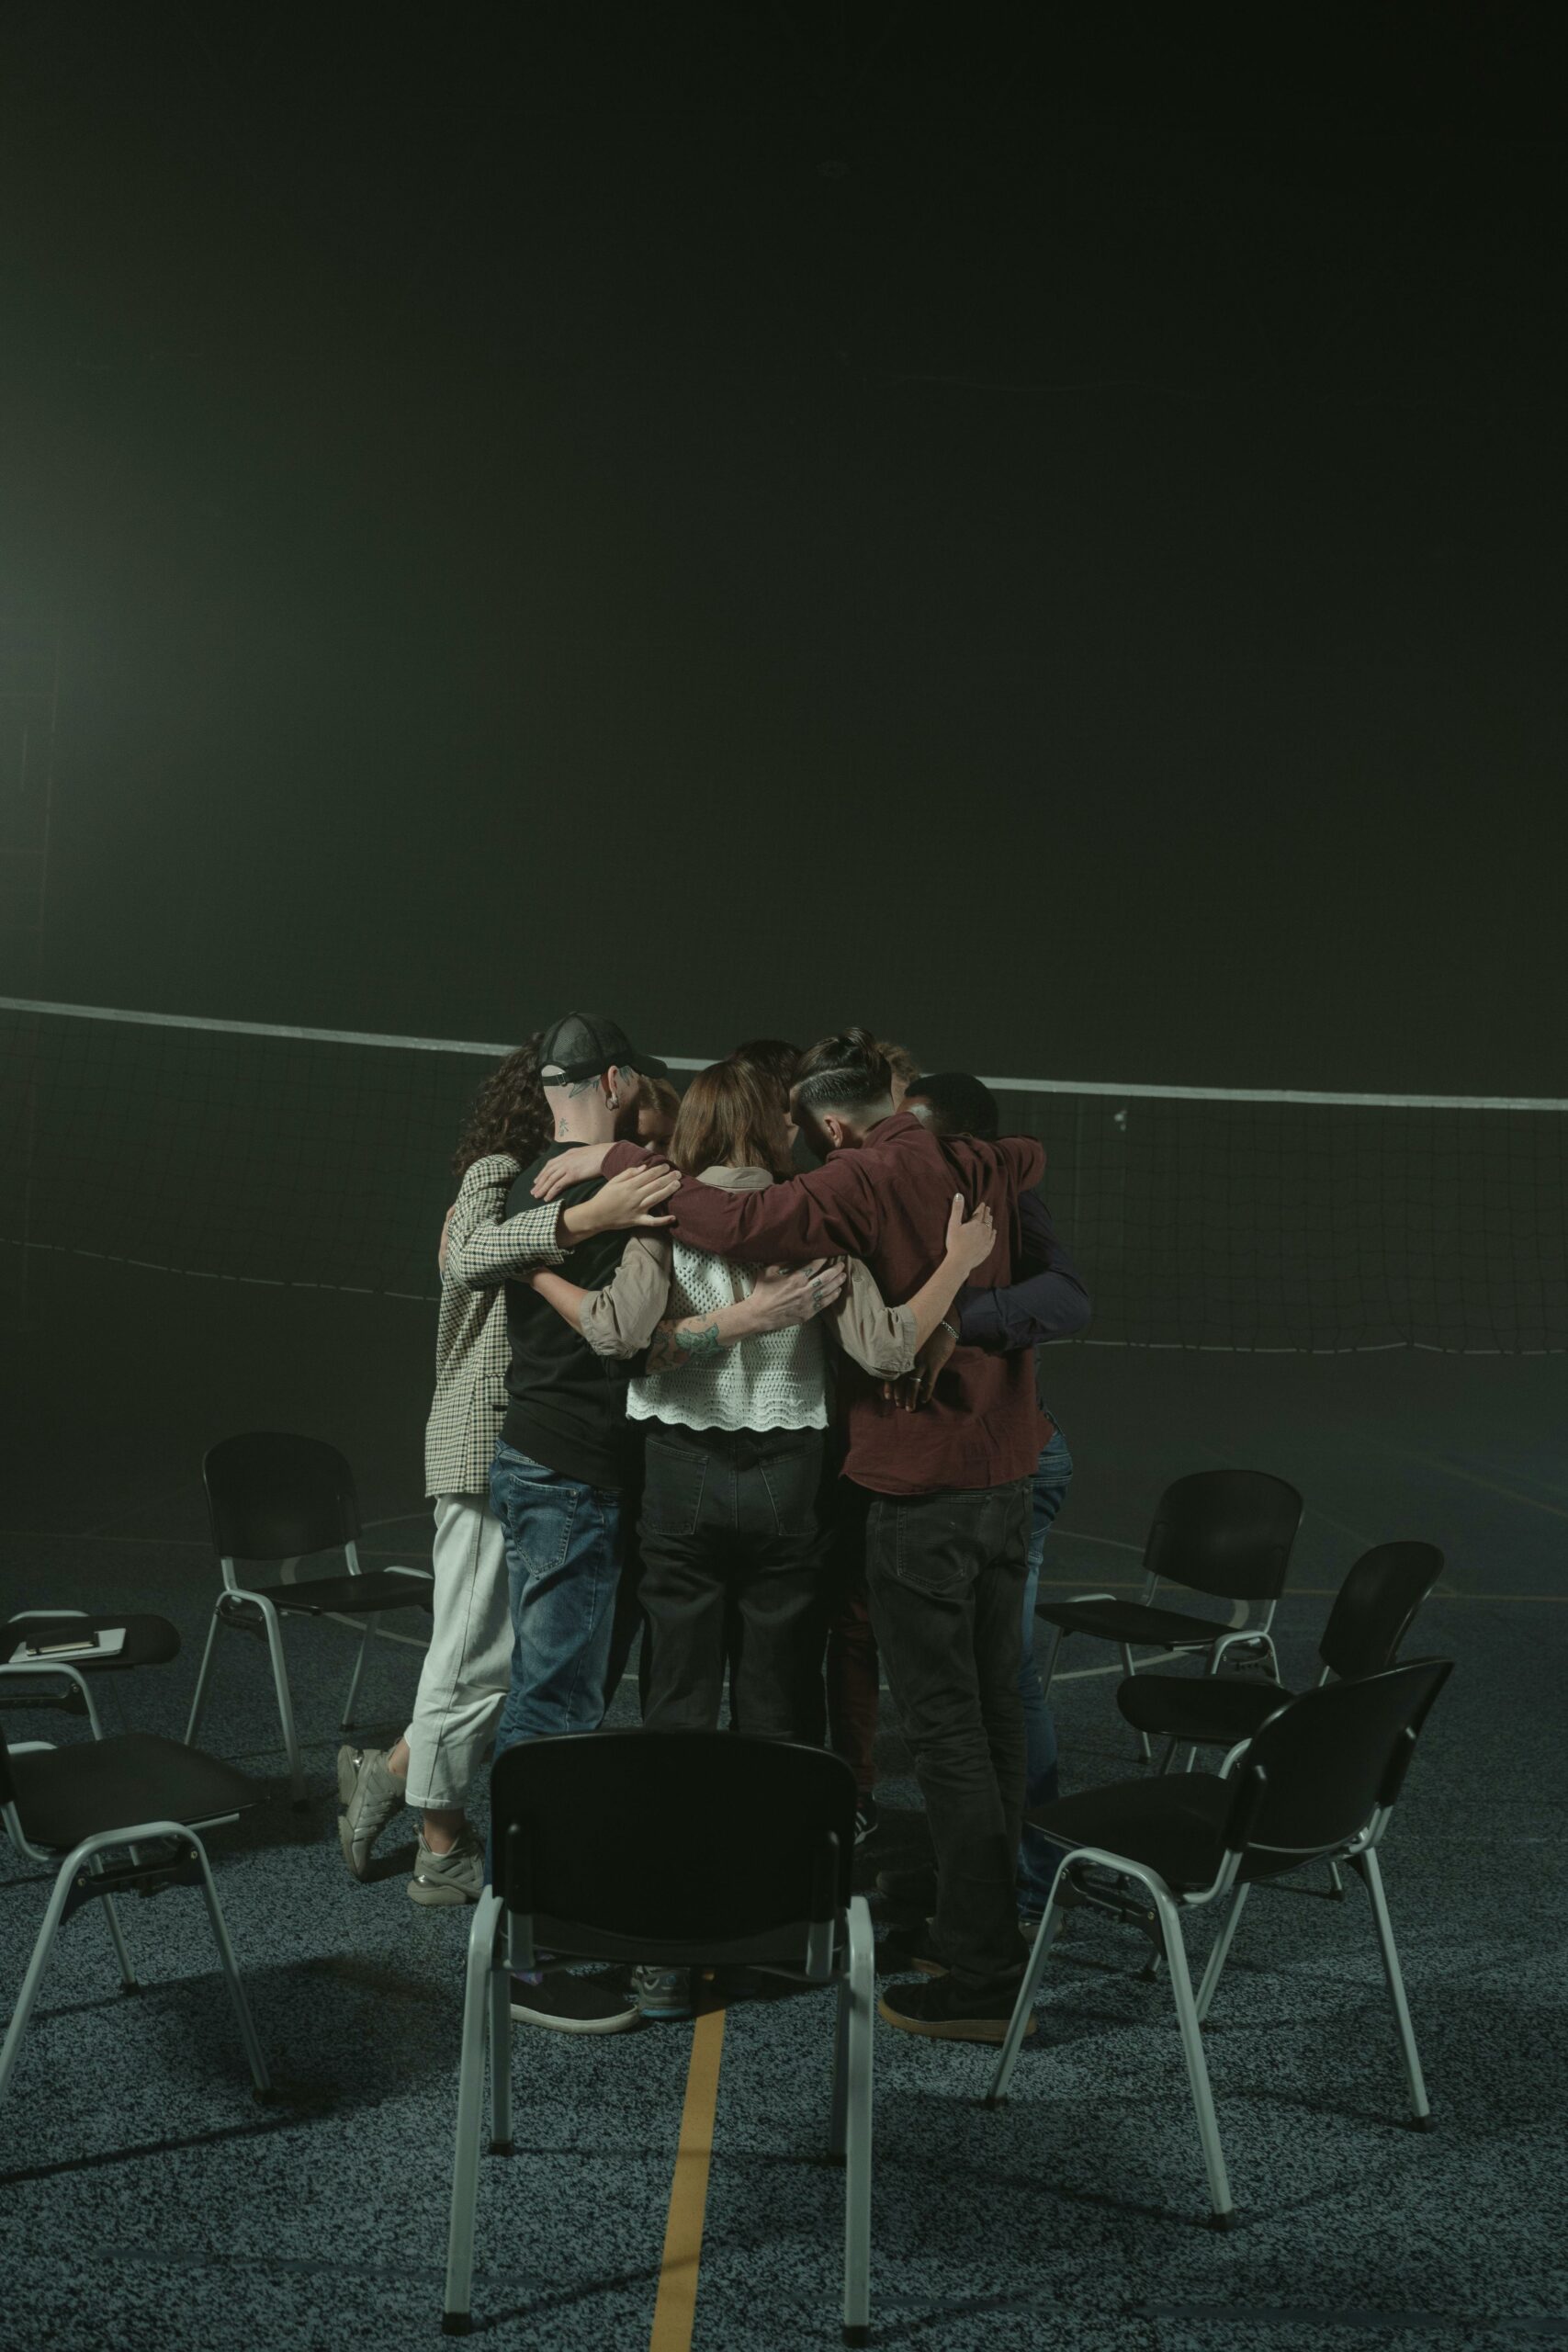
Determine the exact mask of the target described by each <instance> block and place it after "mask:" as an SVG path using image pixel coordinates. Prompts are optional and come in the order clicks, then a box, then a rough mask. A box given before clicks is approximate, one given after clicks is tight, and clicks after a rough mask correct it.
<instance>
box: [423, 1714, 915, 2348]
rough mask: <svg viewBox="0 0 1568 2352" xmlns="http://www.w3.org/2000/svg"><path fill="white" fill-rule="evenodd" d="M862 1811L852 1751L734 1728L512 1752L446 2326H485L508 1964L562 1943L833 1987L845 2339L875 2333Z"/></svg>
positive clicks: (473, 1970)
mask: <svg viewBox="0 0 1568 2352" xmlns="http://www.w3.org/2000/svg"><path fill="white" fill-rule="evenodd" d="M854 1810H855V1790H854V1780H853V1776H852V1773H851V1771H850V1770H849V1767H848V1766H847V1765H846V1764H844V1763H842V1762H841V1761H840V1758H838V1757H836V1756H829V1755H827V1754H825V1753H824V1751H823V1750H822V1749H821V1748H818V1747H794V1746H791V1745H789V1744H788V1743H786V1742H784V1741H779V1740H764V1739H749V1738H746V1737H745V1736H741V1735H739V1734H735V1733H728V1732H641V1731H627V1732H594V1733H587V1734H570V1735H567V1736H562V1737H559V1738H550V1739H533V1740H526V1741H525V1742H524V1743H523V1745H522V1746H521V1747H513V1748H509V1749H508V1750H507V1751H506V1753H505V1754H504V1755H502V1756H501V1757H498V1758H497V1759H496V1763H495V1768H494V1770H493V1771H492V1772H491V1836H492V1839H493V1842H494V1852H495V1857H496V1862H495V1873H496V1875H495V1883H494V1885H493V1887H491V1886H487V1887H486V1889H485V1891H484V1893H483V1894H482V1895H481V1896H480V1898H479V1904H478V1905H477V1907H476V1909H475V1913H474V1919H473V1925H472V1928H471V1929H470V1932H469V1936H468V1985H467V1993H466V1997H465V2000H464V2006H463V2043H462V2063H461V2066H460V2068H459V2072H458V2083H457V2154H456V2160H455V2163H454V2166H453V2175H452V2211H451V2222H450V2227H449V2232H448V2237H447V2254H446V2310H445V2314H444V2316H443V2319H442V2327H443V2329H444V2330H445V2332H446V2334H447V2335H466V2334H467V2333H468V2328H469V2324H470V2320H469V2299H470V2295H471V2291H472V2285H473V2268H474V2215H475V2205H476V2201H477V2199H478V2194H479V2150H480V2140H481V2135H482V2127H483V2109H484V2092H485V2083H486V2079H487V2075H488V2080H489V2085H490V2107H491V2131H490V2149H491V2154H492V2155H498V2156H508V2155H510V2154H512V2148H513V2136H512V2131H513V2127H512V1996H511V1984H510V1975H511V1971H512V1970H513V1969H514V1968H517V1969H527V1968H531V1967H533V1966H535V1965H536V1954H537V1953H539V1952H544V1951H547V1952H555V1953H565V1952H570V1953H571V1954H572V1955H573V1956H574V1957H577V1958H581V1959H587V1960H598V1961H605V1962H627V1963H632V1964H649V1965H651V1966H654V1967H658V1968H705V1967H714V1966H722V1965H726V1964H734V1965H740V1966H748V1967H752V1968H763V1969H767V1970H770V1971H773V1972H776V1973H780V1974H783V1975H787V1976H793V1977H796V1978H800V1979H803V1980H804V1981H805V1982H807V1983H808V1984H814V1985H836V1987H837V1990H838V2002H837V2009H836V2016H835V2023H834V2032H833V2063H832V2095H831V2099H830V2103H829V2130H828V2142H829V2154H830V2155H831V2156H832V2157H833V2158H834V2159H835V2160H838V2161H841V2162H842V2163H843V2164H844V2166H845V2181H844V2188H845V2199H844V2302H843V2332H844V2341H845V2343H846V2344H864V2343H865V2342H867V2341H868V2330H869V2325H870V2265H871V2084H872V2042H873V2034H872V2012H873V2005H874V1998H875V1985H874V1939H873V1933H872V1925H871V1913H870V1910H869V1909H868V1907H867V1905H866V1901H865V1897H864V1896H863V1895H859V1894H856V1895H852V1894H851V1891H850V1865H851V1860H852V1855H853V1852H854ZM717 1855H722V1856H723V1858H724V1860H723V1865H722V1868H720V1867H716V1863H715V1857H716V1856H717Z"/></svg>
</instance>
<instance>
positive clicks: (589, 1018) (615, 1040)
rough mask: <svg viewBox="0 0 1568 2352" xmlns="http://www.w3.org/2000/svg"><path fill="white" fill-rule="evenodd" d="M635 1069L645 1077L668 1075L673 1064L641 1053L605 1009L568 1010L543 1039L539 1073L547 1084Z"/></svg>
mask: <svg viewBox="0 0 1568 2352" xmlns="http://www.w3.org/2000/svg"><path fill="white" fill-rule="evenodd" d="M607 1069H635V1070H636V1071H637V1072H638V1074H639V1075H640V1076H641V1077H643V1078H668V1077H669V1075H670V1069H669V1065H668V1064H667V1063H665V1062H661V1061H660V1059H659V1057H658V1056H657V1055H656V1054H639V1053H638V1051H637V1047H636V1046H634V1045H633V1044H632V1041H631V1039H630V1038H629V1037H628V1036H627V1035H626V1031H625V1030H624V1029H623V1028H622V1027H621V1025H620V1023H619V1022H618V1021H607V1020H606V1019H605V1018H604V1014H603V1013H602V1012H568V1013H565V1014H563V1015H562V1017H561V1019H560V1020H559V1021H556V1022H553V1023H551V1025H550V1026H549V1028H547V1030H546V1032H545V1034H544V1035H543V1037H541V1039H540V1040H539V1073H540V1076H541V1077H542V1078H543V1080H544V1081H545V1084H546V1085H547V1086H559V1085H561V1084H563V1083H566V1082H568V1081H572V1080H578V1079H580V1078H603V1077H604V1072H605V1071H606V1070H607Z"/></svg>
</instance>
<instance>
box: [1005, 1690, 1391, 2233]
mask: <svg viewBox="0 0 1568 2352" xmlns="http://www.w3.org/2000/svg"><path fill="white" fill-rule="evenodd" d="M1323 1679H1324V1680H1326V1679H1327V1669H1326V1668H1325V1673H1324V1678H1323ZM1316 1687H1318V1688H1321V1687H1322V1683H1321V1682H1320V1683H1319V1685H1318V1686H1316ZM1406 1736H1407V1737H1413V1736H1414V1735H1413V1734H1407V1735H1406ZM1251 1746H1252V1742H1251V1740H1244V1741H1241V1742H1238V1744H1237V1745H1236V1747H1234V1748H1232V1750H1231V1751H1230V1753H1229V1754H1228V1755H1227V1756H1226V1758H1225V1759H1224V1764H1223V1765H1222V1767H1221V1771H1220V1777H1221V1778H1222V1779H1224V1778H1228V1777H1229V1775H1230V1773H1231V1772H1232V1770H1234V1769H1235V1767H1236V1766H1237V1765H1239V1764H1240V1763H1241V1762H1242V1761H1243V1760H1244V1758H1246V1756H1247V1751H1248V1749H1249V1748H1250V1747H1251ZM1393 1813H1394V1807H1393V1804H1377V1805H1374V1807H1373V1810H1372V1812H1371V1815H1370V1816H1369V1818H1368V1819H1367V1821H1366V1822H1365V1823H1364V1824H1363V1825H1362V1826H1361V1828H1360V1829H1359V1831H1358V1832H1357V1833H1356V1834H1355V1836H1354V1837H1351V1838H1344V1839H1340V1840H1337V1841H1336V1842H1335V1843H1334V1844H1333V1845H1331V1846H1325V1847H1315V1846H1314V1847H1311V1848H1303V1849H1300V1850H1299V1859H1300V1860H1301V1861H1303V1862H1307V1861H1325V1862H1327V1863H1328V1864H1329V1865H1330V1867H1331V1868H1332V1867H1333V1866H1334V1865H1335V1864H1336V1863H1337V1862H1341V1861H1343V1862H1348V1863H1349V1864H1350V1865H1351V1867H1352V1868H1353V1869H1354V1870H1355V1871H1356V1873H1357V1875H1358V1877H1359V1879H1360V1880H1361V1882H1362V1883H1363V1885H1364V1886H1365V1887H1366V1889H1367V1894H1368V1897H1369V1899H1370V1901H1371V1911H1372V1921H1373V1926H1374V1928H1375V1930H1376V1933H1377V1939H1378V1950H1379V1953H1380V1955H1381V1957H1382V1966H1383V1976H1384V1981H1385V1983H1386V1985H1387V1988H1388V1996H1389V2002H1390V2006H1391V2007H1392V2008H1393V2017H1394V2026H1395V2030H1396V2032H1397V2034H1398V2038H1399V2049H1400V2057H1401V2061H1402V2063H1403V2065H1404V2078H1405V2085H1406V2088H1407V2090H1408V2094H1409V2098H1410V2110H1411V2122H1412V2126H1413V2128H1414V2129H1416V2130H1417V2131H1427V2130H1429V2129H1430V2127H1431V2107H1430V2105H1429V2103H1428V2100H1427V2085H1426V2078H1425V2076H1424V2075H1423V2074H1422V2071H1421V2059H1420V2053H1419V2052H1418V2051H1417V2049H1416V2033H1415V2029H1414V2027H1413V2026H1412V2024H1411V2020H1410V2005H1409V2001H1408V1999H1407V1998H1406V1996H1405V1990H1404V1974H1403V1972H1402V1970H1401V1968H1400V1964H1399V1951H1398V1948H1397V1946H1396V1945H1395V1943H1394V1939H1393V1921H1392V1920H1391V1918H1390V1917H1389V1909H1388V1899H1387V1896H1386V1894H1385V1893H1384V1890H1383V1883H1382V1868H1381V1866H1380V1864H1379V1861H1378V1855H1377V1849H1378V1848H1379V1846H1381V1845H1382V1840H1383V1838H1384V1837H1385V1836H1386V1835H1387V1832H1388V1827H1389V1824H1390V1823H1391V1821H1392V1820H1393ZM1275 1850H1285V1849H1275ZM1290 1850H1292V1851H1295V1850H1296V1849H1290ZM1245 1853H1246V1840H1245V1838H1244V1840H1243V1842H1242V1844H1241V1845H1238V1846H1235V1847H1228V1848H1227V1849H1226V1851H1225V1853H1224V1856H1223V1858H1222V1860H1221V1862H1220V1866H1219V1868H1218V1870H1217V1871H1216V1872H1215V1874H1214V1878H1213V1883H1212V1884H1211V1885H1209V1886H1207V1887H1203V1888H1201V1889H1198V1890H1195V1891H1191V1892H1186V1893H1177V1892H1174V1891H1173V1890H1172V1889H1171V1888H1170V1887H1169V1886H1168V1885H1167V1883H1166V1882H1165V1880H1164V1879H1163V1878H1161V1876H1160V1875H1159V1873H1158V1871H1156V1870H1154V1869H1153V1868H1152V1867H1151V1866H1150V1865H1149V1864H1147V1863H1145V1862H1137V1861H1134V1860H1132V1859H1131V1857H1129V1856H1128V1855H1125V1854H1117V1853H1113V1852H1111V1850H1110V1849H1108V1848H1105V1847H1100V1846H1077V1847H1074V1848H1072V1849H1069V1850H1067V1851H1066V1852H1064V1854H1063V1857H1062V1860H1061V1862H1060V1863H1059V1865H1058V1867H1057V1871H1056V1874H1055V1879H1054V1880H1053V1881H1052V1886H1051V1898H1050V1902H1049V1903H1048V1905H1047V1906H1046V1910H1045V1915H1044V1917H1043V1918H1042V1920H1041V1922H1040V1927H1039V1929H1038V1932H1037V1933H1036V1936H1035V1939H1034V1945H1033V1949H1032V1951H1031V1953H1030V1957H1029V1962H1028V1965H1027V1967H1026V1968H1025V1969H1024V1972H1023V1978H1022V1981H1021V1984H1020V1985H1019V1990H1018V1998H1017V2000H1016V2002H1015V2003H1014V2006H1013V2012H1012V2016H1011V2018H1010V2021H1009V2025H1008V2030H1007V2034H1006V2037H1005V2038H1004V2040H1003V2042H1002V2046H1001V2051H1000V2052H999V2054H998V2059H997V2066H996V2072H995V2074H994V2075H992V2078H991V2083H990V2087H989V2089H988V2090H987V2093H986V2097H985V2104H986V2106H987V2107H991V2108H994V2107H998V2106H1000V2104H1001V2103H1002V2101H1003V2100H1004V2099H1005V2098H1006V2097H1007V2090H1008V2085H1009V2083H1010V2081H1011V2079H1012V2072H1013V2068H1014V2066H1015V2065H1016V2064H1017V2063H1018V2053H1019V2052H1020V2050H1021V2048H1022V2046H1023V2039H1024V2034H1025V2032H1026V2030H1027V2029H1028V2024H1029V2019H1030V2015H1031V2012H1032V2008H1033V2005H1034V1999H1035V1995H1036V1993H1037V1992H1038V1990H1039V1986H1040V1980H1041V1977H1042V1975H1043V1973H1044V1968H1045V1962H1046V1960H1047V1959H1048V1957H1049V1955H1050V1951H1051V1946H1052V1944H1053V1943H1054V1941H1055V1938H1056V1935H1057V1933H1058V1931H1059V1929H1060V1927H1061V1923H1062V1920H1063V1918H1064V1917H1065V1916H1066V1905H1065V1904H1063V1903H1062V1902H1061V1901H1060V1900H1059V1899H1058V1889H1059V1887H1060V1885H1061V1882H1062V1876H1063V1872H1064V1871H1068V1870H1071V1869H1072V1868H1073V1867H1074V1866H1075V1865H1077V1864H1079V1863H1088V1864H1090V1865H1098V1866H1099V1867H1100V1868H1101V1869H1103V1870H1108V1871H1113V1872H1115V1873H1116V1874H1117V1875H1118V1876H1120V1877H1122V1878H1128V1879H1133V1880H1135V1881H1136V1882H1137V1883H1138V1884H1139V1885H1140V1886H1142V1887H1143V1889H1144V1890H1145V1894H1147V1895H1148V1897H1149V1900H1150V1902H1151V1903H1152V1905H1153V1906H1154V1909H1155V1913H1156V1917H1157V1918H1158V1920H1159V1925H1160V1936H1161V1940H1162V1943H1163V1945H1164V1951H1165V1960H1166V1964H1167V1966H1168V1969H1169V1972H1170V1988H1171V1993H1172V1996H1173V1998H1174V2000H1175V2004H1176V2016H1177V2024H1178V2027H1179V2032H1180V2036H1181V2052H1182V2057H1183V2059H1184V2061H1185V2062H1186V2067H1187V2079H1188V2085H1189V2088H1190V2093H1191V2098H1192V2109H1193V2114H1194V2117H1195V2119H1196V2121H1197V2126H1198V2139H1199V2144H1200V2146H1201V2149H1202V2153H1203V2164H1204V2169H1205V2171H1206V2173H1207V2176H1208V2183H1209V2198H1210V2203H1211V2206H1212V2208H1213V2211H1212V2216H1211V2220H1212V2225H1213V2227H1214V2228H1215V2229H1231V2228H1234V2226H1235V2204H1234V2202H1233V2199H1232V2197H1231V2188H1230V2176H1229V2174H1228V2172H1227V2171H1226V2168H1225V2159H1224V2149H1223V2148H1222V2146H1221V2144H1220V2131H1219V2123H1218V2120H1217V2119H1216V2117H1215V2114H1214V2095H1213V2086H1212V2085H1211V2083H1210V2080H1209V2066H1208V2060H1207V2058H1206V2056H1205V2054H1204V2051H1203V2038H1202V2027H1203V2021H1204V2019H1205V2018H1207V2016H1208V2014H1209V2009H1210V2006H1211V2004H1212V2003H1213V1997H1214V1993H1215V1990H1216V1988H1217V1987H1218V1985H1219V1981H1220V1974H1221V1972H1222V1970H1223V1969H1224V1964H1225V1962H1226V1960H1227V1958H1228V1957H1229V1954H1230V1949H1231V1945H1232V1942H1233V1941H1234V1939H1235V1931H1236V1928H1237V1927H1238V1925H1239V1924H1240V1920H1241V1915H1242V1911H1243V1909H1244V1908H1245V1905H1246V1903H1247V1895H1248V1894H1250V1892H1251V1884H1252V1883H1251V1882H1250V1881H1247V1882H1243V1883H1240V1884H1238V1883H1237V1873H1238V1872H1239V1871H1240V1869H1241V1865H1242V1862H1243V1860H1244V1859H1245ZM1227 1898H1228V1899H1229V1905H1230V1907H1229V1910H1228V1912H1227V1913H1226V1915H1225V1917H1224V1920H1223V1922H1222V1924H1221V1928H1220V1932H1219V1935H1218V1936H1217V1938H1216V1939H1215V1941H1214V1944H1213V1948H1212V1949H1211V1951H1210V1953H1209V1957H1208V1961H1207V1962H1206V1964H1205V1966H1204V1970H1203V1973H1202V1976H1201V1980H1200V1982H1199V1985H1198V1989H1197V1992H1196V1994H1194V1992H1193V1989H1192V1979H1191V1974H1190V1970H1189V1967H1188V1962H1187V1947H1186V1942H1185V1939H1184V1938H1183V1935H1182V1930H1181V1917H1182V1914H1183V1913H1184V1912H1190V1911H1201V1910H1204V1909H1206V1908H1207V1907H1208V1906H1209V1905H1211V1904H1214V1903H1222V1902H1224V1901H1226V1899H1227Z"/></svg>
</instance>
